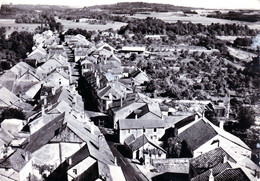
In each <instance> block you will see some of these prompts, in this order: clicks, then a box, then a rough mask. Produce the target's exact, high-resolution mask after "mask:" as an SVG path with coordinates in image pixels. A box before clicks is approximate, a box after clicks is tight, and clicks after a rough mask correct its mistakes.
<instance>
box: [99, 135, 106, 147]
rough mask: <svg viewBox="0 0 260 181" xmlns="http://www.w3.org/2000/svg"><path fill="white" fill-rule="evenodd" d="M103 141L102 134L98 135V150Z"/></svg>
mask: <svg viewBox="0 0 260 181" xmlns="http://www.w3.org/2000/svg"><path fill="white" fill-rule="evenodd" d="M104 139H105V138H104V135H103V134H100V135H98V149H101V148H102V142H103V141H104Z"/></svg>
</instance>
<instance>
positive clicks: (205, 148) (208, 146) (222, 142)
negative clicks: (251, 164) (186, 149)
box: [194, 135, 251, 158]
mask: <svg viewBox="0 0 260 181" xmlns="http://www.w3.org/2000/svg"><path fill="white" fill-rule="evenodd" d="M214 140H219V146H220V147H224V148H227V149H229V150H231V151H233V152H236V153H238V154H240V155H242V156H247V157H248V158H251V151H250V150H248V149H245V148H243V147H241V146H239V145H237V144H235V143H234V142H231V141H229V140H228V139H226V138H224V137H222V136H220V135H217V136H215V137H214V138H212V139H210V140H209V141H207V142H206V143H204V144H203V145H202V146H200V147H199V148H198V149H197V150H195V151H194V157H197V156H199V155H201V154H202V153H206V152H208V151H210V150H213V149H215V148H217V147H218V143H214V144H211V143H212V141H214Z"/></svg>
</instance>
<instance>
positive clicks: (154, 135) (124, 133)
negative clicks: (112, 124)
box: [119, 120, 165, 144]
mask: <svg viewBox="0 0 260 181" xmlns="http://www.w3.org/2000/svg"><path fill="white" fill-rule="evenodd" d="M140 121H142V120H140ZM164 133H165V129H164V128H156V132H154V128H149V129H145V132H144V130H143V129H140V128H139V129H131V130H130V129H129V130H126V129H124V130H121V129H120V131H119V142H120V143H121V144H124V141H125V139H126V138H128V137H129V136H131V135H132V134H133V135H134V136H135V138H138V137H140V136H142V135H143V134H145V135H146V136H147V137H148V138H149V139H151V140H153V141H154V142H155V143H160V142H159V139H160V138H161V137H162V136H163V135H164Z"/></svg>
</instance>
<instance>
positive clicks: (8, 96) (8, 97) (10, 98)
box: [0, 87, 19, 106]
mask: <svg viewBox="0 0 260 181" xmlns="http://www.w3.org/2000/svg"><path fill="white" fill-rule="evenodd" d="M0 95H1V96H0V100H2V101H3V103H5V104H6V105H7V106H11V105H12V104H14V103H15V102H16V101H18V100H19V98H18V97H17V96H16V95H15V94H14V93H12V92H11V91H9V90H8V89H7V88H5V87H2V88H1V89H0ZM0 106H5V105H4V104H3V105H0Z"/></svg>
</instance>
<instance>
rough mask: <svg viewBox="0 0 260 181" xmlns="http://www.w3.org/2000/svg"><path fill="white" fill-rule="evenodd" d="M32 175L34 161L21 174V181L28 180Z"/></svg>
mask: <svg viewBox="0 0 260 181" xmlns="http://www.w3.org/2000/svg"><path fill="white" fill-rule="evenodd" d="M30 175H32V159H31V160H30V161H29V162H28V163H27V164H26V165H25V166H24V168H23V169H22V170H21V171H20V172H19V180H20V181H22V180H28V177H29V176H30Z"/></svg>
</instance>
